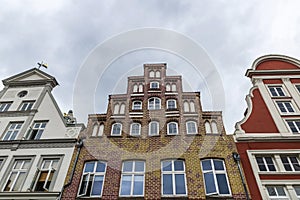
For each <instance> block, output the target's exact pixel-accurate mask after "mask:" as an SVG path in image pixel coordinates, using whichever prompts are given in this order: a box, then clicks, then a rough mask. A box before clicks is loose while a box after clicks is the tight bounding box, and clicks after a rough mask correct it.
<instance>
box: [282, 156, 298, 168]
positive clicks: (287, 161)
mask: <svg viewBox="0 0 300 200" xmlns="http://www.w3.org/2000/svg"><path fill="white" fill-rule="evenodd" d="M280 158H281V161H282V164H283V166H284V169H285V170H286V171H300V164H299V159H298V158H297V157H296V156H280Z"/></svg>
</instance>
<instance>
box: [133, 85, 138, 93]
mask: <svg viewBox="0 0 300 200" xmlns="http://www.w3.org/2000/svg"><path fill="white" fill-rule="evenodd" d="M133 92H138V86H137V84H134V85H133Z"/></svg>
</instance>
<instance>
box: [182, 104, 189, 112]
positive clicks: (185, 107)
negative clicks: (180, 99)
mask: <svg viewBox="0 0 300 200" xmlns="http://www.w3.org/2000/svg"><path fill="white" fill-rule="evenodd" d="M183 110H184V112H190V106H189V103H188V102H187V101H185V102H184V103H183Z"/></svg>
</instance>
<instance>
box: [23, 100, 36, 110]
mask: <svg viewBox="0 0 300 200" xmlns="http://www.w3.org/2000/svg"><path fill="white" fill-rule="evenodd" d="M34 103H35V101H23V102H22V103H21V105H20V108H19V111H27V110H31V109H32V107H33V105H34Z"/></svg>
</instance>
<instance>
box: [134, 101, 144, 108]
mask: <svg viewBox="0 0 300 200" xmlns="http://www.w3.org/2000/svg"><path fill="white" fill-rule="evenodd" d="M132 110H142V102H141V101H134V102H133V103H132Z"/></svg>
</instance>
